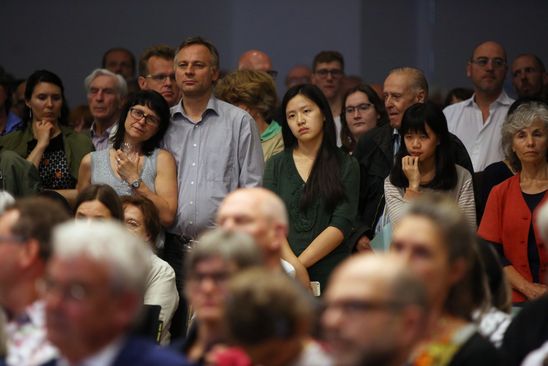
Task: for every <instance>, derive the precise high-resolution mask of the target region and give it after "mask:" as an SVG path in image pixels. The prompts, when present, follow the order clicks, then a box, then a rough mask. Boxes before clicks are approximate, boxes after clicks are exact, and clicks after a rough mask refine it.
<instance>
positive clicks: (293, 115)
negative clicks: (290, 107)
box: [286, 113, 295, 120]
mask: <svg viewBox="0 0 548 366" xmlns="http://www.w3.org/2000/svg"><path fill="white" fill-rule="evenodd" d="M286 118H287V119H288V120H289V119H293V118H295V113H288V114H287V115H286Z"/></svg>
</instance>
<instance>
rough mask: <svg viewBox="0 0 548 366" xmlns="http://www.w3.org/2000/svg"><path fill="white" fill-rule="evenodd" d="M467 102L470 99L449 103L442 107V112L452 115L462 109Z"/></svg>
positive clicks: (468, 102)
mask: <svg viewBox="0 0 548 366" xmlns="http://www.w3.org/2000/svg"><path fill="white" fill-rule="evenodd" d="M469 104H470V99H466V100H463V101H462V102H458V103H453V104H450V105H448V106H447V107H445V108H443V113H444V114H445V116H447V115H452V114H454V113H456V112H460V111H462V110H463V109H464V107H466V106H467V105H469Z"/></svg>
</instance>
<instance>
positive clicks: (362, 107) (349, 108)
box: [344, 103, 373, 114]
mask: <svg viewBox="0 0 548 366" xmlns="http://www.w3.org/2000/svg"><path fill="white" fill-rule="evenodd" d="M372 105H373V104H371V103H362V104H358V105H349V106H347V107H344V112H345V113H346V114H354V112H356V111H358V112H360V113H363V112H366V111H367V110H368V109H369V108H371V106H372Z"/></svg>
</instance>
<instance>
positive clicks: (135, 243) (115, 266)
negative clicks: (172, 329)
mask: <svg viewBox="0 0 548 366" xmlns="http://www.w3.org/2000/svg"><path fill="white" fill-rule="evenodd" d="M53 246H54V248H53V257H52V260H51V262H50V264H49V266H48V269H47V275H46V280H45V281H44V286H43V287H44V299H45V302H46V327H47V334H48V338H49V340H50V341H51V342H52V343H53V344H54V345H56V346H57V347H58V349H59V351H60V353H61V355H62V357H61V359H60V360H58V361H57V363H55V362H54V363H50V364H49V365H56V364H58V365H65V364H68V365H91V364H94V365H95V364H96V365H112V366H118V365H119V366H122V365H134V366H139V365H141V366H144V365H186V364H187V363H186V361H185V360H184V359H183V358H182V357H180V356H178V355H175V354H173V353H170V352H169V351H167V350H164V349H160V348H157V347H156V346H155V345H154V343H150V342H148V341H145V340H141V339H137V338H134V337H131V336H129V332H130V330H131V328H132V326H133V324H134V322H135V321H136V319H137V317H138V315H139V312H140V310H141V308H142V304H143V296H144V288H145V281H146V275H147V273H148V271H147V268H148V266H149V259H150V254H149V252H148V250H149V249H148V247H147V245H146V244H145V243H144V242H143V241H142V239H141V238H139V237H138V236H137V235H133V234H132V233H131V232H129V231H128V230H127V229H126V228H125V227H123V226H122V225H120V224H118V223H115V222H113V221H111V222H107V221H104V222H100V221H95V222H87V223H85V222H78V221H74V222H70V223H68V224H65V225H62V226H60V227H59V228H58V229H56V231H55V233H54V238H53ZM136 269H137V270H136ZM63 362H64V363H63Z"/></svg>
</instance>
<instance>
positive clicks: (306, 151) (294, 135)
mask: <svg viewBox="0 0 548 366" xmlns="http://www.w3.org/2000/svg"><path fill="white" fill-rule="evenodd" d="M282 110H283V111H284V114H283V115H282V120H281V125H282V133H283V138H284V145H285V150H284V151H283V152H282V153H280V154H277V155H275V156H273V157H272V158H271V159H270V160H269V161H268V162H267V164H266V168H265V173H264V186H265V187H266V188H268V189H270V190H271V191H273V192H274V193H276V194H277V195H278V196H280V198H281V199H282V201H284V203H285V206H286V207H287V208H288V211H289V233H288V235H287V241H288V242H289V246H290V248H291V250H288V253H287V255H289V256H291V257H293V256H296V257H297V258H294V260H298V261H299V262H300V263H301V264H302V265H303V266H304V267H305V268H307V270H308V274H309V276H310V279H311V280H312V281H317V282H319V286H320V291H321V288H322V287H323V286H324V285H325V284H326V282H327V277H328V276H329V274H330V273H331V271H332V270H333V268H334V267H335V266H336V265H337V264H338V263H339V262H341V261H342V260H344V258H346V257H347V256H348V254H349V248H348V243H347V241H346V240H345V239H347V238H348V236H349V234H350V232H351V230H352V228H353V225H354V221H355V216H356V208H357V201H356V200H355V199H353V197H357V195H358V189H359V170H358V164H357V162H356V161H355V160H354V158H352V157H350V156H348V155H347V154H344V153H343V152H342V150H340V149H338V148H337V146H336V142H335V141H336V139H335V126H334V123H333V117H332V114H331V110H330V108H329V104H328V102H327V99H326V98H325V96H324V95H323V94H322V92H321V90H320V89H319V88H318V87H316V86H314V85H310V84H305V85H299V86H296V87H293V88H291V89H289V90H288V91H287V93H286V94H285V96H284V98H283V102H282ZM284 258H287V257H285V256H284ZM290 262H293V260H290Z"/></svg>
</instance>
